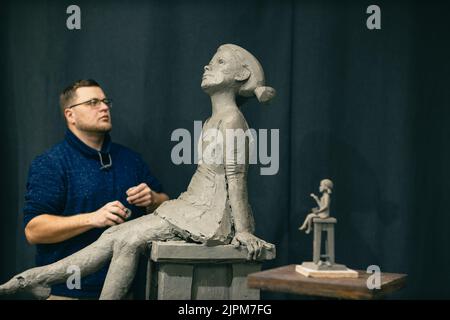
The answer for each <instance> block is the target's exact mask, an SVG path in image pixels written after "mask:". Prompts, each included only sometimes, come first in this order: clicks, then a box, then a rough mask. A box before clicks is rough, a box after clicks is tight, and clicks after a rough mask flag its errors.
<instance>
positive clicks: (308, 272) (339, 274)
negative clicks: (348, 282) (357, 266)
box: [295, 264, 358, 278]
mask: <svg viewBox="0 0 450 320" xmlns="http://www.w3.org/2000/svg"><path fill="white" fill-rule="evenodd" d="M295 271H296V272H298V273H300V274H301V275H304V276H305V277H312V278H358V272H357V271H355V270H352V269H348V268H347V270H314V269H310V268H305V267H304V266H302V265H299V264H298V265H296V266H295Z"/></svg>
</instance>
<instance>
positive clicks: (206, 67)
mask: <svg viewBox="0 0 450 320" xmlns="http://www.w3.org/2000/svg"><path fill="white" fill-rule="evenodd" d="M203 69H204V70H205V71H211V67H210V66H209V64H207V65H206V66H205V67H204V68H203Z"/></svg>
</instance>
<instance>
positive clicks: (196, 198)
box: [0, 44, 275, 299]
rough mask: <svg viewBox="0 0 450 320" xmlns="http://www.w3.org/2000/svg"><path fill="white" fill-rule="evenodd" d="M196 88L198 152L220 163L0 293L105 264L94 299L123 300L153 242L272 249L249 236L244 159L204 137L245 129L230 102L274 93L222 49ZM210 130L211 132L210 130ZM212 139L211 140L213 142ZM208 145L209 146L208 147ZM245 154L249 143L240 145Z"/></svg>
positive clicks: (237, 52) (254, 66) (237, 51)
mask: <svg viewBox="0 0 450 320" xmlns="http://www.w3.org/2000/svg"><path fill="white" fill-rule="evenodd" d="M204 69H205V71H204V74H203V78H202V83H201V87H202V89H203V90H204V91H205V92H206V93H207V94H208V95H209V96H210V97H211V102H212V115H211V117H210V118H209V119H208V120H207V121H206V122H205V124H204V126H203V131H202V132H203V135H202V138H201V141H200V142H201V146H202V148H203V150H205V149H206V148H207V149H208V150H213V151H216V152H220V154H219V159H221V160H222V161H206V160H207V159H204V161H202V162H201V163H200V164H199V165H198V167H197V170H196V172H195V173H194V175H193V177H192V180H191V182H190V184H189V186H188V189H187V191H186V192H184V193H182V194H181V195H180V196H179V197H178V198H177V199H174V200H170V201H166V202H165V203H163V204H162V205H161V206H160V207H159V208H158V209H156V210H155V212H153V213H152V214H149V215H146V216H143V217H140V218H137V219H135V220H132V221H128V222H125V223H123V224H120V225H116V226H113V227H110V228H109V229H108V230H106V231H105V232H104V233H103V234H102V236H101V237H100V238H99V239H98V240H97V241H96V242H94V243H92V244H91V245H89V246H87V247H86V248H84V249H82V250H80V251H78V252H77V253H74V254H73V255H71V256H68V257H66V258H64V259H62V260H59V261H57V262H55V263H53V264H50V265H47V266H42V267H37V268H32V269H29V270H27V271H25V272H23V273H21V274H18V275H16V276H15V277H13V278H12V279H11V280H10V281H8V282H7V283H5V284H4V285H2V286H0V294H7V293H13V292H15V291H17V290H28V291H30V292H34V290H35V289H38V288H41V287H48V286H50V285H52V284H56V283H61V282H64V281H66V279H67V278H68V277H69V276H70V273H69V274H68V273H67V268H68V267H69V266H73V265H75V266H78V267H79V268H80V270H81V275H82V276H86V275H88V274H90V273H92V272H94V271H96V270H98V269H99V268H101V267H102V266H103V265H104V264H105V263H108V262H109V261H110V260H111V263H110V266H109V269H108V274H107V276H106V280H105V283H104V286H103V289H102V293H101V296H100V299H121V298H122V297H124V296H125V295H126V294H127V292H128V289H129V286H130V284H131V282H132V280H133V278H134V275H135V272H136V268H137V263H138V259H139V255H140V253H141V252H142V251H143V250H145V249H148V248H149V244H151V242H152V241H157V240H169V239H173V238H182V239H185V240H193V241H196V242H201V243H204V244H206V245H218V244H229V243H232V244H234V245H235V246H236V247H238V246H245V247H246V248H247V249H248V252H249V259H257V258H258V256H259V255H260V253H261V250H262V249H263V248H265V249H266V250H272V249H274V246H273V245H272V244H269V243H267V242H265V241H263V240H261V239H259V238H257V237H256V236H255V235H253V232H254V221H253V215H252V212H251V209H250V206H249V203H248V199H247V168H248V161H247V160H248V157H246V158H245V159H246V161H244V162H243V163H240V162H239V161H237V157H235V156H229V155H230V154H232V155H236V154H237V153H238V151H236V150H234V149H232V150H231V152H230V153H228V155H227V152H226V150H227V147H226V146H225V145H224V144H225V141H222V143H219V142H218V141H219V140H214V139H210V137H208V134H209V133H210V132H213V133H214V132H216V133H219V132H220V133H222V135H223V137H225V136H226V131H227V129H242V130H243V131H246V130H247V129H248V125H247V122H246V120H245V118H244V116H243V115H242V113H241V112H240V110H239V109H238V106H237V104H236V101H235V99H236V96H237V95H240V96H244V97H251V96H253V95H256V96H257V98H258V100H259V101H261V102H265V101H268V100H270V99H271V98H272V97H273V96H274V94H275V91H274V89H272V88H270V87H265V86H264V73H263V70H262V68H261V66H260V64H259V62H258V61H257V60H256V58H255V57H254V56H253V55H251V54H250V53H249V52H248V51H246V50H245V49H243V48H241V47H239V46H236V45H232V44H227V45H222V46H221V47H219V49H218V50H217V53H216V54H215V55H214V57H213V58H212V60H211V61H210V63H209V64H208V65H207V66H205V68H204ZM209 129H215V131H214V130H213V131H211V130H209ZM211 141H212V142H211ZM211 144H213V145H211ZM245 146H246V148H245V149H244V152H245V154H246V155H247V154H248V144H246V145H245Z"/></svg>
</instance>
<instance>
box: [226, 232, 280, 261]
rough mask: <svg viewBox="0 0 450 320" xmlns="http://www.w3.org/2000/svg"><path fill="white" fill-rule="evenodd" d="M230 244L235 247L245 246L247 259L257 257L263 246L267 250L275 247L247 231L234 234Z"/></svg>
mask: <svg viewBox="0 0 450 320" xmlns="http://www.w3.org/2000/svg"><path fill="white" fill-rule="evenodd" d="M231 244H232V245H234V247H235V248H237V247H239V246H240V245H243V246H246V247H247V250H248V256H247V259H248V260H252V259H253V260H256V259H257V258H259V256H260V255H261V251H262V249H263V248H265V249H267V250H273V249H274V248H275V246H274V245H273V244H271V243H268V242H265V241H264V240H261V239H259V238H258V237H256V236H255V235H253V234H251V233H249V232H239V233H237V234H236V235H235V236H234V238H233V241H231Z"/></svg>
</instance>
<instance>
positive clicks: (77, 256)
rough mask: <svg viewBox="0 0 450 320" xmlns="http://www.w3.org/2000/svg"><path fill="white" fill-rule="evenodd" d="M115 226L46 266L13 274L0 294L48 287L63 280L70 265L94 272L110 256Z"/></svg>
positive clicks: (1, 288)
mask: <svg viewBox="0 0 450 320" xmlns="http://www.w3.org/2000/svg"><path fill="white" fill-rule="evenodd" d="M116 227H118V226H116ZM116 227H112V228H110V229H108V230H107V231H106V232H105V233H103V234H102V236H101V237H100V238H99V239H98V240H97V241H96V242H94V243H92V244H90V245H89V246H87V247H86V248H84V249H82V250H80V251H78V252H76V253H74V254H72V255H70V256H68V257H66V258H64V259H61V260H59V261H57V262H54V263H52V264H49V265H46V266H42V267H36V268H32V269H28V270H26V271H24V272H22V273H20V274H18V275H16V276H14V277H13V278H12V279H11V280H10V281H8V282H7V283H5V284H3V285H1V286H0V295H2V294H12V293H14V292H16V291H18V290H28V291H33V289H34V288H36V287H39V286H41V287H49V286H50V285H52V284H56V283H61V282H64V281H65V280H66V279H67V278H68V277H69V276H70V275H71V274H72V273H71V272H68V268H69V267H70V266H77V267H79V268H80V270H81V274H82V275H87V274H90V273H92V272H95V271H96V270H98V269H100V268H101V267H102V266H103V264H104V263H105V262H107V261H108V260H109V259H110V258H111V256H112V242H111V240H110V238H111V235H112V234H113V233H114V231H115V230H116Z"/></svg>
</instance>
